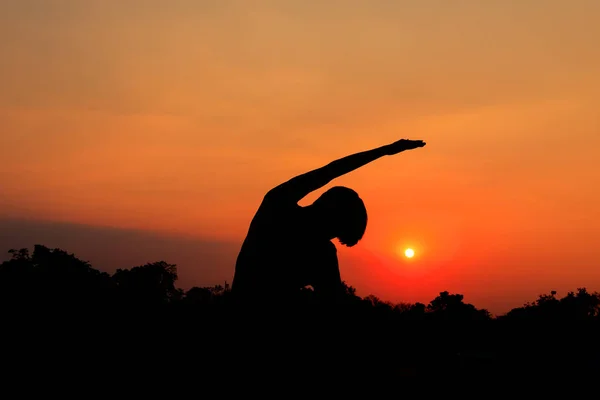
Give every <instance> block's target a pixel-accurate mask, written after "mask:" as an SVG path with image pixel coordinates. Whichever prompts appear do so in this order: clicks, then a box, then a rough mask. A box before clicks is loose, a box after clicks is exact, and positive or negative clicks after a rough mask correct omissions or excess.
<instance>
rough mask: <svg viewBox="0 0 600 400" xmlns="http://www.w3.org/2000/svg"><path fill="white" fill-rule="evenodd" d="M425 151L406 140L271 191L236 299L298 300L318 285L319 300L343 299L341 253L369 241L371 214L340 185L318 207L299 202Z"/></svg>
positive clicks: (242, 260) (241, 266) (247, 247)
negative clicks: (366, 168)
mask: <svg viewBox="0 0 600 400" xmlns="http://www.w3.org/2000/svg"><path fill="white" fill-rule="evenodd" d="M423 146H425V142H423V141H421V140H407V139H402V140H399V141H397V142H394V143H392V144H389V145H385V146H382V147H379V148H376V149H372V150H368V151H364V152H361V153H356V154H353V155H350V156H347V157H344V158H341V159H339V160H336V161H333V162H331V163H330V164H328V165H326V166H324V167H321V168H318V169H315V170H313V171H310V172H307V173H305V174H302V175H299V176H296V177H295V178H292V179H290V180H289V181H287V182H285V183H282V184H281V185H279V186H277V187H275V188H273V189H271V190H270V191H269V192H268V193H267V194H266V195H265V197H264V199H263V201H262V204H261V205H260V207H259V209H258V211H257V212H256V215H255V216H254V218H253V220H252V222H251V224H250V228H249V230H248V234H247V236H246V239H245V240H244V243H243V244H242V247H241V250H240V253H239V255H238V258H237V262H236V267H235V275H234V279H233V282H232V295H233V296H234V298H235V299H237V300H240V301H242V302H246V301H247V300H251V299H253V300H255V299H260V298H263V299H264V300H267V297H269V298H271V299H273V300H274V301H276V302H277V301H279V300H285V299H286V298H287V299H288V300H292V299H293V298H294V296H296V295H297V293H299V292H300V289H301V288H303V287H306V286H309V285H310V286H312V287H313V289H314V291H315V295H317V296H318V298H320V299H323V300H326V301H330V300H334V299H335V298H337V297H338V296H340V295H342V294H343V291H344V288H343V285H342V281H341V278H340V271H339V267H338V259H337V249H336V247H335V245H334V244H333V243H332V242H331V240H332V239H334V238H338V240H339V241H340V243H341V244H343V245H345V246H348V247H352V246H354V245H355V244H357V243H358V241H359V240H360V239H361V238H362V237H363V234H364V232H365V229H366V226H367V210H366V208H365V205H364V203H363V201H362V199H361V198H360V197H359V196H358V194H357V193H356V192H355V191H354V190H352V189H349V188H346V187H341V186H336V187H333V188H331V189H329V190H327V191H326V192H325V193H323V194H322V195H321V196H320V197H319V198H318V199H317V200H316V201H315V202H314V203H313V204H311V205H309V206H307V207H301V206H299V205H298V202H299V201H300V200H301V199H302V198H304V197H305V196H306V195H308V194H309V193H311V192H313V191H315V190H317V189H319V188H321V187H323V186H325V185H327V184H328V183H329V182H331V181H332V180H333V179H335V178H338V177H340V176H342V175H344V174H347V173H349V172H351V171H354V170H355V169H357V168H360V167H362V166H363V165H365V164H368V163H370V162H372V161H374V160H377V159H378V158H381V157H383V156H388V155H394V154H398V153H400V152H402V151H405V150H411V149H416V148H419V147H423Z"/></svg>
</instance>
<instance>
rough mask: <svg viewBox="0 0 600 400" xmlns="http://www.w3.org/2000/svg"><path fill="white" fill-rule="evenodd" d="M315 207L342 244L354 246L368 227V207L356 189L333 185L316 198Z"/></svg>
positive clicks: (328, 228) (329, 229)
mask: <svg viewBox="0 0 600 400" xmlns="http://www.w3.org/2000/svg"><path fill="white" fill-rule="evenodd" d="M313 207H314V209H315V210H316V211H317V212H318V214H319V218H320V219H321V220H322V221H323V222H324V223H325V225H326V227H327V230H328V231H329V232H331V234H332V235H333V237H337V238H338V239H339V241H340V243H341V244H343V245H345V246H348V247H352V246H354V245H355V244H356V243H358V241H359V240H360V239H362V237H363V235H364V233H365V230H366V229H367V209H366V208H365V204H364V203H363V201H362V199H361V198H360V197H359V196H358V193H356V192H355V191H354V190H352V189H350V188H347V187H343V186H335V187H332V188H331V189H329V190H327V191H326V192H325V193H323V194H322V195H321V196H320V197H319V198H318V199H317V200H315V202H314V203H313Z"/></svg>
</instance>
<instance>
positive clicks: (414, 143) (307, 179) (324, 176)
mask: <svg viewBox="0 0 600 400" xmlns="http://www.w3.org/2000/svg"><path fill="white" fill-rule="evenodd" d="M423 146H425V142H423V141H422V140H408V139H402V140H398V141H397V142H394V143H392V144H388V145H385V146H381V147H378V148H375V149H372V150H367V151H363V152H360V153H356V154H352V155H349V156H346V157H344V158H340V159H338V160H335V161H333V162H331V163H329V164H327V165H325V166H323V167H321V168H318V169H315V170H312V171H310V172H307V173H304V174H302V175H298V176H296V177H294V178H292V179H290V180H289V181H287V182H284V183H282V184H281V185H279V186H277V187H275V188H273V189H271V191H269V193H268V195H277V196H278V197H279V196H281V197H285V198H286V199H288V200H290V201H294V202H298V201H300V200H301V199H302V198H303V197H305V196H306V195H308V194H309V193H311V192H313V191H315V190H317V189H320V188H322V187H323V186H325V185H327V184H328V183H329V182H331V181H332V180H334V179H335V178H338V177H340V176H342V175H345V174H347V173H348V172H352V171H354V170H355V169H358V168H360V167H362V166H363V165H366V164H368V163H370V162H372V161H375V160H377V159H378V158H381V157H383V156H391V155H394V154H398V153H400V152H402V151H405V150H412V149H416V148H418V147H423Z"/></svg>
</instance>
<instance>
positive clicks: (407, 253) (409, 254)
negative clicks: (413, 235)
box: [404, 249, 415, 258]
mask: <svg viewBox="0 0 600 400" xmlns="http://www.w3.org/2000/svg"><path fill="white" fill-rule="evenodd" d="M404 255H405V256H406V257H408V258H413V257H414V256H415V251H414V250H413V249H406V250H404Z"/></svg>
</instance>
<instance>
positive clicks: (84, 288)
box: [0, 245, 600, 376]
mask: <svg viewBox="0 0 600 400" xmlns="http://www.w3.org/2000/svg"><path fill="white" fill-rule="evenodd" d="M107 251H110V250H109V249H107ZM9 253H10V254H11V258H10V259H9V260H8V261H5V262H3V263H2V264H0V310H1V311H2V315H3V317H4V320H5V321H6V320H7V318H8V317H9V316H10V318H13V319H12V321H13V325H12V326H13V330H14V327H15V326H22V325H18V324H16V323H14V321H16V320H19V319H20V320H24V319H26V320H27V323H28V324H37V326H38V328H36V329H38V331H37V332H40V331H39V330H40V329H43V330H45V331H47V332H56V331H57V330H60V331H61V332H64V331H65V329H63V328H64V327H66V326H69V327H70V328H69V329H75V331H77V329H79V330H78V331H77V332H79V333H78V334H77V335H74V334H73V333H72V332H74V330H70V332H71V334H70V335H71V336H70V337H71V339H69V340H70V342H69V343H74V342H75V341H79V342H81V340H83V339H82V338H85V340H84V342H86V343H88V344H87V345H88V346H89V343H90V342H89V340H90V339H89V338H90V337H92V336H94V337H96V338H101V339H102V341H103V343H108V342H107V340H108V341H110V340H109V339H108V338H113V339H112V340H113V341H112V342H111V343H112V346H113V347H111V348H112V349H113V351H114V345H115V344H116V343H118V344H119V346H120V347H119V348H123V347H125V348H127V349H128V350H127V351H128V352H130V353H131V352H135V349H137V350H138V351H140V352H143V350H144V349H146V348H147V346H148V345H147V342H148V341H158V342H156V343H155V344H156V345H158V346H163V347H164V346H166V347H168V351H167V352H166V353H164V354H163V356H165V354H169V355H170V356H172V355H173V354H182V353H185V354H187V355H188V356H189V355H190V354H203V355H204V357H205V358H206V357H209V358H210V357H213V360H228V361H227V363H228V365H229V366H231V365H238V366H240V365H247V364H245V363H251V362H250V361H248V360H256V359H257V358H260V359H263V360H264V359H265V357H267V356H266V355H267V354H270V356H269V357H271V356H272V357H276V358H277V360H278V361H277V363H276V362H275V361H273V360H274V359H270V360H271V361H268V363H274V364H277V365H280V366H281V365H282V364H281V363H282V362H284V361H283V360H288V361H289V360H303V361H302V362H300V361H298V362H295V364H294V365H296V366H298V365H300V364H302V365H305V364H306V363H310V365H312V367H311V368H313V369H314V368H317V366H319V368H326V369H327V368H332V367H331V365H332V364H331V363H332V362H334V361H335V365H336V368H342V369H344V368H346V370H345V371H346V373H348V372H349V371H350V370H353V369H355V368H356V363H357V362H358V360H362V361H363V362H366V363H375V364H376V365H378V366H379V367H378V368H379V369H378V371H379V372H378V374H382V373H383V372H382V371H380V369H381V368H383V369H384V370H385V371H387V373H390V374H392V375H394V374H400V373H401V371H405V372H406V371H412V373H415V371H421V372H422V373H426V374H429V373H432V372H431V370H432V369H434V370H435V369H436V368H438V369H439V368H442V369H443V371H438V372H439V373H444V374H452V373H457V371H463V372H461V373H464V371H466V370H469V371H470V373H491V372H490V371H491V369H493V371H494V373H495V374H499V373H501V372H502V371H505V372H506V371H508V370H510V371H513V372H515V371H518V370H523V371H526V370H527V368H533V367H532V365H536V364H539V363H544V362H545V363H548V365H553V366H554V367H552V368H554V369H557V368H558V367H557V365H559V361H560V363H562V364H561V365H569V366H570V367H569V368H571V369H578V368H579V369H583V370H586V371H592V370H594V371H595V370H597V367H598V364H599V362H600V357H599V356H600V344H599V342H600V341H599V340H598V338H599V337H600V335H599V334H600V329H599V328H600V293H597V292H594V293H590V292H588V291H587V290H586V289H585V288H579V289H577V290H576V291H573V292H569V293H567V294H566V295H565V296H564V297H558V296H557V293H556V292H550V293H549V294H543V295H540V296H539V297H538V298H537V299H536V300H535V301H533V302H531V303H527V304H525V305H523V306H522V307H519V308H516V309H513V310H511V311H510V312H508V313H507V314H505V315H503V316H500V317H493V316H491V315H490V313H489V312H488V311H487V310H485V309H478V308H477V307H475V306H474V305H472V304H469V303H466V302H465V301H464V297H463V295H461V294H452V293H448V292H441V293H440V294H439V295H438V296H437V297H436V298H434V299H432V300H431V301H430V302H429V303H428V304H422V303H416V304H406V303H401V304H393V303H390V302H387V301H384V300H381V299H379V298H377V297H376V296H373V295H370V296H366V297H360V296H357V295H356V291H355V289H354V288H353V287H352V286H350V285H346V299H345V300H344V302H343V303H342V304H339V305H338V306H336V307H324V306H322V305H320V304H318V303H317V302H316V300H315V298H314V297H313V295H312V291H311V290H310V289H306V290H304V291H302V292H301V293H300V294H299V297H298V301H297V303H294V304H279V303H278V299H276V298H273V299H272V304H270V305H271V306H272V307H267V311H265V310H252V309H248V308H243V309H240V308H239V307H234V306H233V303H232V302H231V301H230V300H231V298H230V290H229V289H230V288H229V286H228V284H227V283H225V284H224V285H222V286H221V285H217V286H214V287H194V288H191V289H189V290H187V291H183V290H181V289H180V288H178V287H177V285H176V283H177V279H178V276H177V268H176V265H173V264H169V263H168V262H165V261H158V262H153V263H148V264H145V265H140V266H136V267H133V268H131V269H119V270H117V271H116V272H115V273H113V274H112V275H111V274H108V273H106V272H101V271H99V270H96V269H94V268H93V267H92V266H91V265H90V264H89V263H88V262H86V261H83V260H80V259H79V258H77V257H76V256H75V255H74V254H71V253H68V252H66V251H64V250H61V249H49V248H47V247H45V246H42V245H36V246H35V247H34V250H33V252H32V253H30V252H29V251H28V249H20V250H10V251H9ZM51 326H52V327H53V328H50V327H51ZM61 327H62V328H61ZM83 327H86V328H85V329H84V328H83ZM24 331H27V330H24ZM29 331H30V330H29ZM84 332H85V333H84ZM61 337H62V338H63V339H64V335H63V336H61ZM116 337H119V338H123V337H129V338H137V339H136V340H131V339H130V340H129V341H128V342H126V343H125V342H123V341H122V340H120V339H119V340H116V339H115V338H116ZM166 338H168V339H166ZM166 343H168V345H167V344H166ZM38 345H39V343H38ZM98 346H99V345H98ZM100 347H101V346H100ZM100 347H97V348H100ZM109 347H110V346H109ZM102 348H104V347H102ZM163 350H165V349H163ZM120 354H121V353H120ZM307 354H308V355H311V358H310V360H312V361H308V360H309V358H307ZM209 355H210V356H209ZM315 357H317V358H318V359H319V360H321V362H315ZM267 359H268V357H267ZM232 360H238V361H237V362H233V361H232ZM326 360H328V361H326ZM332 360H333V361H332ZM215 363H217V364H218V363H219V361H213V362H212V363H211V364H210V366H211V367H210V368H213V367H215V365H216V364H215ZM298 363H300V364H298ZM303 363H304V364H303ZM564 363H566V364H564ZM203 365H204V367H203V368H209V367H208V366H207V365H206V364H203ZM219 365H221V364H219ZM449 365H453V367H450V366H449ZM382 366H389V367H382ZM215 368H216V367H215ZM220 368H223V365H221V367H220ZM240 368H241V367H240ZM254 368H255V367H254ZM594 368H596V369H594ZM423 371H426V372H423ZM421 372H420V373H421ZM394 376H395V375H394Z"/></svg>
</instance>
